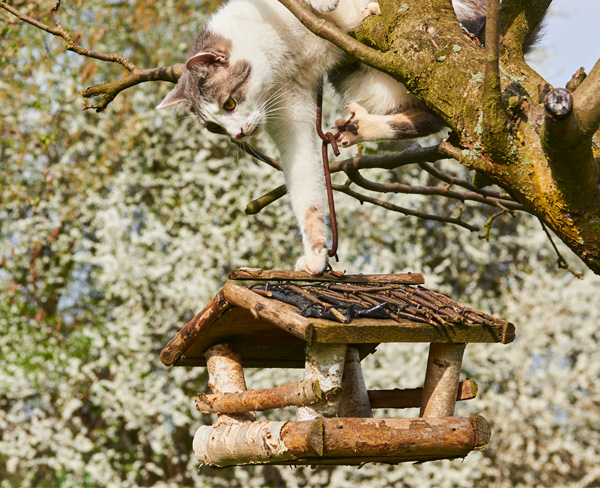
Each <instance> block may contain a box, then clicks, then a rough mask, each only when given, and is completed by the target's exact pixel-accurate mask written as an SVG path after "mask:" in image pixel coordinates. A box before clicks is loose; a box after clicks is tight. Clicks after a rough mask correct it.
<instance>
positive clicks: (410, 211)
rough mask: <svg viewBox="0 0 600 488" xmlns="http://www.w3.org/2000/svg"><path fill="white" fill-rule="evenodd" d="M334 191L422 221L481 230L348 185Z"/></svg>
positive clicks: (458, 220)
mask: <svg viewBox="0 0 600 488" xmlns="http://www.w3.org/2000/svg"><path fill="white" fill-rule="evenodd" d="M333 189H334V190H336V191H339V192H341V193H345V194H346V195H348V196H351V197H353V198H356V199H357V200H358V201H359V202H360V203H364V202H367V203H370V204H372V205H377V206H379V207H383V208H385V209H387V210H391V211H392V212H398V213H401V214H404V215H410V216H412V217H418V218H420V219H423V220H433V221H435V222H441V223H444V224H455V225H458V226H460V227H464V228H465V229H468V230H470V231H471V232H475V231H476V230H479V227H477V226H476V225H472V224H469V223H468V222H464V221H462V220H460V219H459V218H455V217H442V216H439V215H432V214H427V213H424V212H419V211H418V210H413V209H410V208H405V207H400V206H398V205H394V204H393V203H390V202H385V201H383V200H380V199H378V198H373V197H368V196H366V195H363V194H362V193H358V192H356V191H354V190H352V189H350V185H348V184H346V185H333Z"/></svg>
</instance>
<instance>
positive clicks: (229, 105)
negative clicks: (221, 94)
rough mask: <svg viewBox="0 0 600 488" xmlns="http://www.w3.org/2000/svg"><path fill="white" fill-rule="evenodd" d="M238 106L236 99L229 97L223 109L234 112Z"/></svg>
mask: <svg viewBox="0 0 600 488" xmlns="http://www.w3.org/2000/svg"><path fill="white" fill-rule="evenodd" d="M236 105H237V102H236V101H235V99H234V98H232V97H229V98H228V99H227V100H225V103H224V104H223V108H224V109H225V110H233V109H234V108H235V106H236Z"/></svg>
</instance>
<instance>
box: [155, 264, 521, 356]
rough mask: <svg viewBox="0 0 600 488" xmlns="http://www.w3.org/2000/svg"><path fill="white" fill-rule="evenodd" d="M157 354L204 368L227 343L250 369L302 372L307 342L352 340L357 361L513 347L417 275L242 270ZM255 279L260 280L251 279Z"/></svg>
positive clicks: (487, 321) (503, 332) (496, 327)
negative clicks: (411, 351) (386, 352)
mask: <svg viewBox="0 0 600 488" xmlns="http://www.w3.org/2000/svg"><path fill="white" fill-rule="evenodd" d="M230 277H231V278H232V279H233V280H245V281H248V280H250V281H253V282H254V283H251V284H249V285H246V286H241V285H238V284H236V283H235V282H234V281H228V282H227V283H226V284H225V286H224V287H223V289H222V290H220V291H219V292H218V293H217V295H216V296H215V297H214V298H213V299H212V300H211V301H210V303H209V304H208V305H207V306H206V307H205V308H204V309H203V310H202V311H201V312H200V313H198V315H196V317H194V318H193V319H192V320H191V321H190V322H189V323H188V324H187V325H185V326H184V327H183V329H181V330H180V331H179V333H178V334H177V335H176V336H175V337H174V338H173V339H172V340H171V341H170V342H169V344H168V345H167V346H166V347H165V348H164V349H163V351H162V353H161V360H162V362H163V363H164V364H165V365H173V364H174V365H177V366H195V365H198V366H203V365H205V364H206V362H205V359H204V352H205V351H206V349H208V348H209V347H211V346H212V345H214V344H218V343H223V342H228V343H231V344H234V347H235V348H236V349H237V351H238V352H239V353H240V354H241V356H242V361H243V364H244V365H245V366H249V367H303V366H304V346H305V344H306V342H328V343H352V344H355V345H357V347H358V349H359V351H360V353H361V358H362V357H364V356H365V355H367V354H369V353H371V352H373V350H374V349H375V347H376V346H377V345H378V344H379V343H382V342H456V343H462V342H500V343H508V342H512V340H513V339H514V335H515V328H514V326H513V325H512V324H510V323H508V322H506V321H504V320H500V319H498V318H495V317H492V316H490V315H488V314H486V313H483V312H480V311H478V310H474V309H472V308H469V307H466V306H464V305H461V304H459V303H458V302H456V301H454V300H452V299H450V298H449V297H448V296H446V295H443V294H440V293H437V292H434V291H431V290H428V289H426V288H424V287H423V286H421V285H420V284H421V283H423V277H422V275H420V274H416V273H409V274H396V275H341V274H337V273H326V274H324V275H323V276H321V277H314V276H311V275H308V274H306V273H300V272H288V271H263V270H256V269H248V268H242V269H240V270H238V271H236V272H234V273H232V274H231V276H230ZM258 280H260V281H261V282H260V283H256V281H258Z"/></svg>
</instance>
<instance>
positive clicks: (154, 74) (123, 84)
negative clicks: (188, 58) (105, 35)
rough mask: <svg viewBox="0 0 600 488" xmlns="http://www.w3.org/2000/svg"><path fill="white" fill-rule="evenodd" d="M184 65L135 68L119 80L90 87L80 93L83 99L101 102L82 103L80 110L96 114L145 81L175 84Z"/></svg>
mask: <svg viewBox="0 0 600 488" xmlns="http://www.w3.org/2000/svg"><path fill="white" fill-rule="evenodd" d="M184 67H185V65H184V64H174V65H172V66H163V67H161V68H151V69H139V68H135V69H134V70H133V71H132V72H131V73H130V74H129V75H127V76H126V77H125V78H122V79H120V80H116V81H111V82H108V83H101V84H99V85H94V86H91V87H90V88H87V89H86V90H84V91H82V92H81V95H82V96H83V97H84V98H91V97H98V96H102V100H100V101H99V102H98V103H95V104H93V105H87V104H85V103H84V105H83V107H82V109H83V110H87V109H94V110H96V112H102V111H103V110H104V109H105V108H106V107H107V106H108V104H109V103H110V102H112V101H113V100H114V99H115V97H116V96H117V95H118V94H119V93H121V92H122V91H123V90H126V89H127V88H131V87H132V86H135V85H139V84H140V83H145V82H147V81H170V82H171V83H177V80H178V79H179V77H180V76H181V74H182V73H183V68H184Z"/></svg>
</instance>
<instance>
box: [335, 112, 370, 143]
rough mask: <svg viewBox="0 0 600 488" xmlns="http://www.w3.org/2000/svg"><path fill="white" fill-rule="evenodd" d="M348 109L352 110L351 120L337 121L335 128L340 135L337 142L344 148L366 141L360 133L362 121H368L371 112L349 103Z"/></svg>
mask: <svg viewBox="0 0 600 488" xmlns="http://www.w3.org/2000/svg"><path fill="white" fill-rule="evenodd" d="M346 108H347V109H348V110H350V118H349V119H338V120H336V121H335V127H334V129H337V130H338V131H339V133H340V136H339V137H338V141H337V142H338V144H339V145H341V146H344V147H348V146H352V145H353V144H357V143H359V142H362V141H364V140H365V139H364V137H362V135H361V133H360V126H361V119H366V118H367V117H368V115H369V112H367V110H366V109H365V108H363V107H362V106H361V105H359V104H358V103H349V104H348V105H346Z"/></svg>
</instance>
